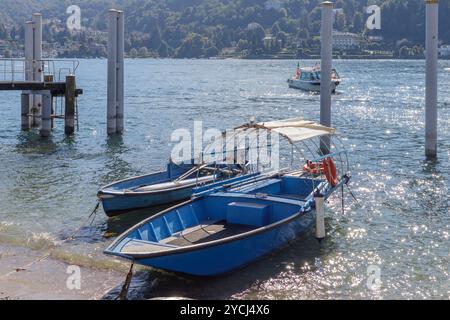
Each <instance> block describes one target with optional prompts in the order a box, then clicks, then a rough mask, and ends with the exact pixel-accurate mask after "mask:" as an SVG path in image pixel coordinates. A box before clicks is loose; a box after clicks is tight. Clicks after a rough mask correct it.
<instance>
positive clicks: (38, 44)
mask: <svg viewBox="0 0 450 320" xmlns="http://www.w3.org/2000/svg"><path fill="white" fill-rule="evenodd" d="M32 21H33V49H32V50H33V60H34V62H33V79H32V80H33V81H36V82H42V81H43V65H42V15H41V14H40V13H33V16H32ZM41 108H42V96H41V95H34V96H33V106H32V114H33V118H32V121H33V126H39V125H40V124H41Z"/></svg>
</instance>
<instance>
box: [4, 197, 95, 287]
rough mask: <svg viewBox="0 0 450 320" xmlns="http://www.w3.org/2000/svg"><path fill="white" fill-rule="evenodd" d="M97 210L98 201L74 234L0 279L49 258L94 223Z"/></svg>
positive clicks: (25, 269)
mask: <svg viewBox="0 0 450 320" xmlns="http://www.w3.org/2000/svg"><path fill="white" fill-rule="evenodd" d="M99 208H100V201H97V204H96V205H95V208H94V210H93V211H92V212H91V214H90V215H89V216H88V218H87V219H86V220H85V221H84V222H83V223H82V224H81V226H80V227H79V228H78V229H76V230H75V231H74V232H72V234H71V235H69V236H68V237H66V238H65V239H63V240H62V241H60V242H58V244H57V245H56V246H55V247H54V248H52V249H50V252H48V253H46V254H45V255H42V256H41V257H39V258H37V259H35V260H33V261H31V262H30V263H28V264H26V265H25V266H22V267H20V268H15V269H14V270H13V271H11V272H8V273H6V274H4V275H2V276H0V279H4V278H7V277H9V276H11V275H13V274H15V273H18V272H21V271H27V270H28V268H30V267H31V266H33V265H34V264H36V263H38V262H41V261H43V260H46V259H47V258H49V257H50V256H51V255H52V253H53V251H54V250H55V249H56V248H57V247H58V246H61V245H62V244H64V243H66V242H68V241H70V240H73V239H74V238H75V236H76V235H77V234H78V233H79V232H80V231H81V230H82V229H83V228H84V227H86V226H87V225H88V223H89V225H90V226H91V225H92V224H93V223H94V221H95V218H96V216H97V212H98V209H99ZM89 221H90V222H89Z"/></svg>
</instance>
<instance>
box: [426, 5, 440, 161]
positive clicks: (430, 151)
mask: <svg viewBox="0 0 450 320" xmlns="http://www.w3.org/2000/svg"><path fill="white" fill-rule="evenodd" d="M425 2H426V20H427V21H426V80H425V82H426V85H425V88H426V93H425V155H426V157H427V158H428V159H435V158H436V156H437V81H438V75H437V72H438V71H437V70H438V69H437V63H438V13H439V1H438V0H426V1H425Z"/></svg>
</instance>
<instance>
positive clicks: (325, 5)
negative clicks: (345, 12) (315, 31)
mask: <svg viewBox="0 0 450 320" xmlns="http://www.w3.org/2000/svg"><path fill="white" fill-rule="evenodd" d="M332 38H333V3H332V2H330V1H325V2H322V27H321V32H320V41H321V51H320V54H321V77H320V79H321V80H320V123H321V124H322V125H324V126H327V127H330V126H331V69H332V63H333V62H332V60H333V45H332ZM321 149H322V153H323V154H328V153H329V152H330V139H329V137H322V138H321Z"/></svg>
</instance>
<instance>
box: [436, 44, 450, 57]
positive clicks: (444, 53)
mask: <svg viewBox="0 0 450 320" xmlns="http://www.w3.org/2000/svg"><path fill="white" fill-rule="evenodd" d="M439 54H440V55H441V57H450V45H444V46H441V47H440V48H439Z"/></svg>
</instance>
